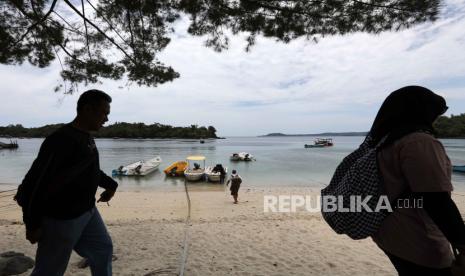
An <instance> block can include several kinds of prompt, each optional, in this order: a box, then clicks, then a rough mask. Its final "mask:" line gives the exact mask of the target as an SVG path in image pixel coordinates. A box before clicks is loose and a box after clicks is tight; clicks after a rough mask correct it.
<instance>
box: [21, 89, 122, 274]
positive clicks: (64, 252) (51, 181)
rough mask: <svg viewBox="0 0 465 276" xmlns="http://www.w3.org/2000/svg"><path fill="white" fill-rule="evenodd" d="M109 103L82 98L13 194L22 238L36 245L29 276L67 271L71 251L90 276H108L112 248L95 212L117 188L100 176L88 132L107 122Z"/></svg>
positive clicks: (97, 96)
mask: <svg viewBox="0 0 465 276" xmlns="http://www.w3.org/2000/svg"><path fill="white" fill-rule="evenodd" d="M110 103H111V97H110V96H109V95H107V94H106V93H104V92H102V91H99V90H89V91H86V92H84V93H83V94H82V95H81V96H80V98H79V100H78V103H77V116H76V118H75V119H74V120H73V121H72V122H71V123H69V124H66V125H64V126H63V127H61V128H59V129H58V130H57V131H55V132H54V133H52V134H51V135H50V136H48V137H47V138H46V139H45V140H44V142H43V143H42V146H41V148H40V151H39V154H38V156H37V158H36V160H35V161H34V163H33V164H32V167H31V169H30V170H29V171H28V173H27V174H26V176H25V178H24V180H23V182H22V184H21V185H20V186H19V188H18V193H17V195H16V197H15V199H16V200H17V201H18V203H19V204H20V205H21V206H22V209H23V219H24V222H25V224H26V238H27V239H28V240H29V241H30V242H31V243H36V242H38V247H37V254H36V264H35V268H34V270H33V272H32V274H31V275H33V276H42V275H43V276H52V275H53V276H55V275H63V274H64V272H65V271H66V267H67V265H68V261H69V258H70V255H71V252H72V250H75V251H76V252H77V253H78V254H79V255H81V256H82V257H85V258H87V260H88V262H89V265H90V268H91V271H92V275H94V276H107V275H111V274H112V268H111V261H112V253H113V244H112V241H111V238H110V235H109V234H108V232H107V229H106V227H105V224H104V222H103V220H102V218H101V217H100V214H99V212H98V210H97V208H96V207H95V193H96V191H97V187H98V186H100V187H102V188H104V189H105V191H104V192H103V193H101V195H100V199H99V200H98V201H101V202H108V201H109V200H110V199H111V198H112V197H113V195H114V194H115V191H116V188H117V186H118V184H117V183H116V182H115V181H114V180H113V179H112V178H110V177H109V176H107V175H106V174H105V173H103V172H102V171H101V170H100V165H99V155H98V151H97V148H96V146H95V142H94V139H93V138H92V135H91V132H92V131H97V130H99V129H100V128H101V127H102V126H103V124H104V123H105V122H107V121H108V114H109V113H110Z"/></svg>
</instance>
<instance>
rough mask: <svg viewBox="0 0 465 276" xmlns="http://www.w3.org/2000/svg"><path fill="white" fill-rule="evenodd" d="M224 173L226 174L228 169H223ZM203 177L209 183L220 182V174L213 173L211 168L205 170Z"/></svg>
mask: <svg viewBox="0 0 465 276" xmlns="http://www.w3.org/2000/svg"><path fill="white" fill-rule="evenodd" d="M224 170H225V172H226V173H228V168H224ZM205 176H206V177H207V180H208V181H209V182H220V180H221V173H220V172H213V167H207V168H206V169H205Z"/></svg>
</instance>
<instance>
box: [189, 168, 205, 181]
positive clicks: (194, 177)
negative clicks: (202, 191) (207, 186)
mask: <svg viewBox="0 0 465 276" xmlns="http://www.w3.org/2000/svg"><path fill="white" fill-rule="evenodd" d="M204 175H205V171H204V170H202V171H197V172H193V171H191V170H185V171H184V177H185V178H186V180H187V181H199V180H202V179H203V177H204Z"/></svg>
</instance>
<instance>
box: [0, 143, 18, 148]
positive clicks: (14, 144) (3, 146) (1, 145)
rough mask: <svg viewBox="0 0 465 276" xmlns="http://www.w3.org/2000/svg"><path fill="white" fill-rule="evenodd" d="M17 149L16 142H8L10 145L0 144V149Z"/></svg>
mask: <svg viewBox="0 0 465 276" xmlns="http://www.w3.org/2000/svg"><path fill="white" fill-rule="evenodd" d="M17 148H18V142H16V141H10V143H8V144H7V143H2V142H0V149H17Z"/></svg>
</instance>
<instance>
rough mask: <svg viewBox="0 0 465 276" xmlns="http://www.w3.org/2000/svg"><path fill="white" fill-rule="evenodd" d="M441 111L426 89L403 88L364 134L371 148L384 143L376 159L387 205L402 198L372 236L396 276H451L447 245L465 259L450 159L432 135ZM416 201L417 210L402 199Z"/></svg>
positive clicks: (438, 99) (464, 234) (443, 105)
mask: <svg viewBox="0 0 465 276" xmlns="http://www.w3.org/2000/svg"><path fill="white" fill-rule="evenodd" d="M446 110H447V106H446V102H445V100H444V98H442V97H441V96H439V95H436V94H435V93H433V92H432V91H430V90H428V89H426V88H424V87H419V86H408V87H404V88H401V89H399V90H396V91H394V92H393V93H391V94H390V95H389V96H388V97H387V98H386V100H385V101H384V103H383V104H382V106H381V108H380V110H379V111H378V114H377V116H376V118H375V120H374V123H373V126H372V128H371V130H370V135H371V137H372V138H373V144H374V145H376V144H377V143H378V142H379V141H382V139H385V140H384V142H383V144H382V146H381V149H380V150H379V151H378V155H377V159H378V166H379V170H380V173H381V176H382V179H383V183H384V188H385V190H386V191H385V192H386V194H387V196H388V198H389V200H390V201H391V202H392V201H394V200H395V199H399V198H404V199H402V200H401V201H399V200H396V201H394V202H395V203H396V204H397V209H395V210H394V212H393V213H392V214H390V215H388V216H387V217H386V218H385V219H384V221H383V222H382V224H381V226H380V228H379V229H378V231H377V233H376V234H375V235H374V236H373V237H372V238H373V240H374V241H375V242H376V244H377V245H378V246H379V247H380V248H381V249H382V250H383V251H384V252H385V254H386V255H387V256H388V257H389V259H390V260H391V262H392V264H393V265H394V267H395V269H396V270H397V271H398V273H399V275H401V276H403V275H453V274H452V271H451V266H452V264H453V260H454V256H453V254H452V253H453V252H452V251H451V245H452V247H453V248H456V249H458V251H459V253H460V255H458V256H459V258H462V256H463V255H465V225H464V222H463V219H462V217H461V215H460V212H459V210H458V209H457V206H456V205H455V203H454V201H453V200H452V198H451V191H452V190H453V187H452V183H451V164H450V160H449V158H448V156H447V154H446V152H445V150H444V147H443V145H442V144H441V142H440V141H439V140H437V139H436V138H435V137H434V136H433V134H434V129H433V122H434V121H435V120H436V119H437V118H438V117H439V116H440V115H441V114H444V112H445V111H446ZM406 194H407V195H408V196H407V197H406V199H405V195H406ZM419 199H421V200H422V206H419V204H418V206H417V207H415V208H412V207H410V208H404V207H405V201H406V200H407V205H410V206H413V205H414V203H415V202H417V203H418V202H419V201H418V200H419ZM415 200H416V201H415ZM399 203H400V204H401V205H400V206H399ZM462 265H463V264H462ZM456 275H463V274H456Z"/></svg>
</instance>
